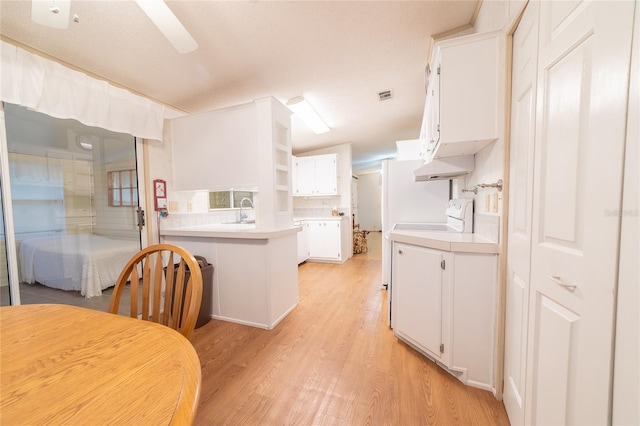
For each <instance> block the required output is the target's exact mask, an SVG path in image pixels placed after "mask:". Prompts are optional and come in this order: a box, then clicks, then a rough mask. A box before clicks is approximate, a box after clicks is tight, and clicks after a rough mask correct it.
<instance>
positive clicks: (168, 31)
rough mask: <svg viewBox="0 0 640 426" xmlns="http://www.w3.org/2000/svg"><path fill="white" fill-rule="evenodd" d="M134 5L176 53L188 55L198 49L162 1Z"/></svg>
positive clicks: (153, 0) (139, 1)
mask: <svg viewBox="0 0 640 426" xmlns="http://www.w3.org/2000/svg"><path fill="white" fill-rule="evenodd" d="M136 3H138V6H140V8H141V9H142V10H143V11H144V13H146V14H147V16H148V17H149V19H151V20H152V21H153V23H154V24H156V26H157V27H158V29H159V30H160V31H161V32H162V34H164V36H165V37H166V38H167V40H169V41H170V42H171V44H172V45H173V47H175V48H176V50H177V51H178V52H180V53H189V52H191V51H194V50H196V49H197V48H198V43H197V42H196V41H195V40H194V39H193V37H191V34H189V31H187V29H186V28H185V27H184V26H183V25H182V24H181V23H180V21H179V20H178V18H177V17H176V15H174V14H173V12H172V11H171V9H169V6H167V4H166V3H165V2H164V1H162V0H136Z"/></svg>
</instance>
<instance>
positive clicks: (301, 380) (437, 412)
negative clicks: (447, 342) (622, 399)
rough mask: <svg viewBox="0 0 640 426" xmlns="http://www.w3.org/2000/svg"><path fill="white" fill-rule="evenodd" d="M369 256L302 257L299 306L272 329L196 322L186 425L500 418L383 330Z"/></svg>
mask: <svg viewBox="0 0 640 426" xmlns="http://www.w3.org/2000/svg"><path fill="white" fill-rule="evenodd" d="M378 235H380V234H379V233H378ZM369 257H375V253H371V254H370V255H369V256H364V255H358V256H354V258H352V259H350V260H349V261H347V262H346V263H345V264H344V265H329V264H318V263H305V264H302V265H301V266H300V267H299V281H300V299H299V304H298V306H297V308H296V309H294V311H293V312H292V313H291V314H290V315H289V316H287V317H286V318H285V319H284V320H283V321H282V322H281V323H280V324H279V325H278V326H277V327H276V328H275V329H274V330H271V331H267V330H260V329H257V328H252V327H247V326H242V325H238V324H232V323H228V322H222V321H215V320H212V321H210V322H209V323H208V324H206V325H205V326H203V327H201V328H199V329H197V330H196V331H195V335H194V337H193V339H192V340H193V344H194V346H195V348H196V350H197V351H198V354H199V356H200V362H201V364H202V393H201V397H200V406H199V408H198V413H197V416H196V421H195V424H196V425H238V424H246V425H289V424H296V425H316V424H318V425H325V424H326V425H430V424H438V425H452V424H465V425H467V424H478V425H493V424H496V425H503V424H505V425H506V424H508V420H507V416H506V413H505V411H504V407H503V405H502V403H501V402H499V401H496V400H495V398H494V397H493V395H492V394H491V393H489V392H486V391H482V390H479V389H474V388H471V387H466V386H464V385H463V384H462V383H460V382H459V381H458V380H457V379H455V378H454V377H452V376H450V375H449V374H448V373H446V372H445V371H444V370H443V369H441V368H439V367H437V366H436V364H434V363H433V362H431V361H430V360H428V359H427V358H425V357H424V356H422V355H420V354H419V353H417V352H416V351H415V350H413V349H412V348H410V347H409V346H407V345H406V344H404V343H402V342H400V341H399V340H398V339H396V338H395V337H394V336H393V331H392V330H391V329H389V327H388V325H387V315H388V309H387V294H386V291H385V290H382V289H381V286H380V284H381V265H380V260H379V257H378V258H377V259H375V258H374V259H370V258H369Z"/></svg>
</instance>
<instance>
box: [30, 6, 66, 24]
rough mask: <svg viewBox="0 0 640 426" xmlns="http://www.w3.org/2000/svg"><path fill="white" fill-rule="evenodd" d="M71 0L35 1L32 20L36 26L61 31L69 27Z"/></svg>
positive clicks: (32, 8)
mask: <svg viewBox="0 0 640 426" xmlns="http://www.w3.org/2000/svg"><path fill="white" fill-rule="evenodd" d="M70 5H71V0H33V1H32V2H31V19H32V20H33V22H35V23H36V24H40V25H44V26H47V27H51V28H57V29H60V30H64V29H67V28H68V27H69V10H70V8H71V6H70Z"/></svg>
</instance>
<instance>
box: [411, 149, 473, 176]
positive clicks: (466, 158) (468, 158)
mask: <svg viewBox="0 0 640 426" xmlns="http://www.w3.org/2000/svg"><path fill="white" fill-rule="evenodd" d="M474 168H475V161H474V157H473V155H460V156H457V157H444V158H438V159H434V160H431V161H430V162H428V163H426V164H425V165H424V166H421V167H419V168H418V169H416V170H415V171H414V172H413V180H414V181H415V182H420V181H429V180H442V179H451V178H454V177H457V176H463V175H466V174H468V173H470V172H472V171H473V169H474Z"/></svg>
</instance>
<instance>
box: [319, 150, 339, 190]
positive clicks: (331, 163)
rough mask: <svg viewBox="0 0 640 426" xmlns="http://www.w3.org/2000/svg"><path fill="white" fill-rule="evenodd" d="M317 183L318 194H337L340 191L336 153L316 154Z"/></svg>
mask: <svg viewBox="0 0 640 426" xmlns="http://www.w3.org/2000/svg"><path fill="white" fill-rule="evenodd" d="M315 183H316V185H315V194H316V195H335V194H337V193H338V186H337V173H336V156H335V155H318V156H316V158H315Z"/></svg>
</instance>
